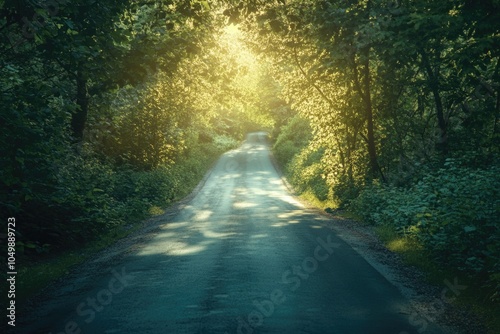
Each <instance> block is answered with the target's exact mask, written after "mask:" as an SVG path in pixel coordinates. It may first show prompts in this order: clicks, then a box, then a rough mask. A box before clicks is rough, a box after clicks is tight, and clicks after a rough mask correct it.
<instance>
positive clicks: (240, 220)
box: [18, 133, 440, 334]
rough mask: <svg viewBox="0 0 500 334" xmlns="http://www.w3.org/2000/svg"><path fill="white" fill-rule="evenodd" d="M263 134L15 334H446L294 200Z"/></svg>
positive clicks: (56, 292)
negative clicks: (424, 321)
mask: <svg viewBox="0 0 500 334" xmlns="http://www.w3.org/2000/svg"><path fill="white" fill-rule="evenodd" d="M265 138H266V136H265V134H264V133H253V134H250V135H249V136H248V138H247V140H246V141H245V142H244V144H243V145H242V146H241V147H240V148H239V149H236V150H233V151H230V152H228V153H226V154H224V155H223V156H222V157H221V158H220V160H219V161H218V163H217V164H216V165H215V166H214V168H213V169H212V170H211V172H210V174H209V175H208V176H207V178H206V180H205V183H204V185H203V186H202V187H201V188H200V189H199V191H198V192H197V194H196V195H195V196H194V197H193V198H192V199H191V200H190V201H189V202H188V203H186V205H184V207H183V209H182V210H180V211H179V212H177V213H176V214H175V215H171V216H165V217H164V218H162V219H164V223H163V224H161V225H160V227H159V228H158V229H157V230H156V231H155V233H154V234H153V235H152V236H151V237H150V238H147V241H142V242H141V243H140V244H139V245H135V246H134V247H132V248H129V249H128V250H127V251H126V252H123V253H122V254H120V256H111V255H109V256H110V259H112V260H109V261H107V262H106V261H104V262H106V266H104V267H103V266H101V267H100V269H99V270H96V269H95V267H94V269H93V270H92V271H91V272H89V270H90V269H89V270H87V272H85V271H81V272H78V273H77V274H73V275H72V276H71V277H69V278H67V279H66V280H65V281H64V282H63V283H61V285H60V286H56V287H54V288H53V289H52V291H51V292H50V298H47V299H45V300H43V298H42V300H39V301H38V302H36V303H35V304H36V305H35V307H34V308H33V309H32V310H31V311H30V312H28V313H27V314H24V315H19V317H20V318H21V319H20V321H21V324H20V327H19V328H18V329H19V330H20V331H19V332H21V333H53V334H56V333H58V334H59V333H71V334H73V333H75V334H77V333H110V334H111V333H141V334H144V333H223V334H225V333H231V334H233V333H245V334H247V333H330V334H333V333H342V334H344V333H349V334H357V333H359V334H361V333H362V334H375V333H380V334H407V333H418V332H421V333H422V332H425V333H440V332H439V331H438V330H436V329H435V328H433V327H431V326H427V325H426V328H425V331H423V330H422V329H423V328H422V326H421V324H419V322H418V321H416V319H414V318H412V316H411V307H410V305H409V302H408V301H407V300H406V299H405V298H404V297H403V296H402V295H401V294H400V292H399V291H398V289H397V288H396V287H395V286H393V285H392V284H391V283H390V282H388V281H387V280H386V279H385V278H384V277H383V276H382V275H381V274H380V273H379V272H378V271H377V270H375V269H374V268H373V267H372V266H370V264H368V262H367V261H365V260H364V259H363V257H361V256H360V255H359V254H358V253H357V252H356V251H355V250H353V249H352V248H351V247H350V246H349V245H348V244H347V243H346V242H344V241H343V240H342V239H341V238H339V237H338V236H336V234H335V233H334V232H333V231H332V230H331V229H329V228H328V227H327V224H326V221H327V220H328V219H329V218H328V217H325V216H322V215H318V214H317V213H315V212H314V211H312V210H309V209H307V208H305V207H304V206H303V205H302V204H301V203H299V202H298V201H297V200H295V199H294V197H293V196H291V195H290V194H289V193H288V191H287V189H286V187H285V186H284V184H283V183H282V180H281V178H280V177H279V175H278V173H277V171H276V170H275V168H274V167H273V165H272V163H271V161H270V159H269V150H268V147H267V144H266V139H265ZM114 255H116V254H114ZM23 317H24V319H25V320H24V323H23V320H22V318H23Z"/></svg>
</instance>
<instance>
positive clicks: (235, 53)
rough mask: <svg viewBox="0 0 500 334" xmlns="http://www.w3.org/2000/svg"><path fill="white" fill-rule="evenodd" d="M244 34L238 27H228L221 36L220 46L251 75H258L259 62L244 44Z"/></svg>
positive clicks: (232, 25)
mask: <svg viewBox="0 0 500 334" xmlns="http://www.w3.org/2000/svg"><path fill="white" fill-rule="evenodd" d="M244 38H245V36H244V33H243V32H242V31H241V30H240V28H239V26H238V25H234V24H231V25H228V26H226V27H225V28H224V30H223V31H222V34H221V35H220V40H219V42H220V44H221V46H223V47H224V48H226V50H227V51H228V55H229V56H230V57H234V59H235V60H236V62H237V63H238V65H239V66H245V67H247V68H248V70H249V71H250V72H251V73H257V72H258V69H259V62H258V60H257V57H256V56H255V54H253V53H252V52H251V51H250V50H249V49H248V47H247V45H246V44H245V42H244Z"/></svg>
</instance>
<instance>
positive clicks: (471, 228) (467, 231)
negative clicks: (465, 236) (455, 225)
mask: <svg viewBox="0 0 500 334" xmlns="http://www.w3.org/2000/svg"><path fill="white" fill-rule="evenodd" d="M475 230H477V228H476V227H475V226H464V231H465V233H470V232H474V231H475Z"/></svg>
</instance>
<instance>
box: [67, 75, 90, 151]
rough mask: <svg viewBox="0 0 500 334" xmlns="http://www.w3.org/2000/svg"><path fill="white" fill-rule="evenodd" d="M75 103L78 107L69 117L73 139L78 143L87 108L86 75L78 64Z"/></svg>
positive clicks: (81, 135) (81, 139)
mask: <svg viewBox="0 0 500 334" xmlns="http://www.w3.org/2000/svg"><path fill="white" fill-rule="evenodd" d="M76 104H77V106H78V108H77V110H76V112H75V113H74V114H73V117H72V119H71V129H72V131H73V140H74V141H75V143H77V144H79V143H81V142H82V141H83V131H84V130H85V123H86V122H87V114H88V109H89V98H88V92H87V77H86V76H85V74H84V72H83V69H82V66H79V67H78V70H77V72H76Z"/></svg>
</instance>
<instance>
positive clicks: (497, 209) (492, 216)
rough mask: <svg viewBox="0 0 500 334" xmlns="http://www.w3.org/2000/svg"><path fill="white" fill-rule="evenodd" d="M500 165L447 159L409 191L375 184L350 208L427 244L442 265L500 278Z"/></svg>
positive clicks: (366, 217)
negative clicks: (480, 166)
mask: <svg viewBox="0 0 500 334" xmlns="http://www.w3.org/2000/svg"><path fill="white" fill-rule="evenodd" d="M498 175H500V168H498V167H490V168H489V169H485V170H480V169H471V168H467V167H462V166H460V165H459V164H458V163H457V162H455V161H453V160H448V161H447V163H446V164H445V167H444V168H441V169H439V170H437V171H435V172H434V173H431V174H429V175H427V176H425V177H423V178H422V180H421V181H420V182H418V183H417V184H415V185H414V186H413V187H411V188H409V189H404V188H396V187H392V186H382V185H372V186H371V187H367V188H366V189H364V190H363V191H362V193H361V194H360V196H359V197H358V198H357V199H356V200H354V201H353V203H352V205H351V207H350V209H351V210H352V211H354V212H355V213H356V214H358V215H359V216H361V217H363V219H364V220H365V221H367V222H370V223H373V224H377V225H390V226H392V227H393V228H395V229H396V230H397V231H398V232H399V233H401V234H404V235H407V236H409V237H412V238H415V239H417V240H418V241H420V242H421V243H422V244H424V245H425V246H426V248H427V249H428V250H430V251H431V253H432V254H433V257H434V259H435V260H436V261H437V262H438V263H441V264H445V265H451V266H452V267H454V268H456V269H458V270H462V271H464V272H467V273H469V274H471V275H488V276H489V277H490V283H491V284H493V285H495V284H496V285H497V287H496V289H497V291H496V293H497V294H498V283H499V282H500V275H499V273H500V224H499V219H498V217H500V196H499V195H500V178H499V177H498Z"/></svg>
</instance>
